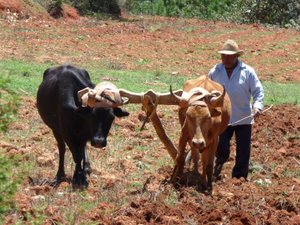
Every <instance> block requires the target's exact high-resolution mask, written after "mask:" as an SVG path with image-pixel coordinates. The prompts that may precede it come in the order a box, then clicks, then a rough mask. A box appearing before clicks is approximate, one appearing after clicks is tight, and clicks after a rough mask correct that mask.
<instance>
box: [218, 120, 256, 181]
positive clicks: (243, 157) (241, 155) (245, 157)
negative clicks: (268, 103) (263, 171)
mask: <svg viewBox="0 0 300 225" xmlns="http://www.w3.org/2000/svg"><path fill="white" fill-rule="evenodd" d="M251 130H252V125H250V124H249V125H248V124H247V125H237V126H228V127H227V129H226V130H225V131H224V132H223V133H222V134H221V135H220V137H219V145H218V148H217V153H216V164H224V163H225V162H227V161H228V159H229V155H230V140H231V138H232V136H233V133H235V139H236V158H235V166H234V167H233V170H232V177H236V178H240V177H244V178H247V176H248V170H249V161H250V150H251Z"/></svg>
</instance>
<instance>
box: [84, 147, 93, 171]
mask: <svg viewBox="0 0 300 225" xmlns="http://www.w3.org/2000/svg"><path fill="white" fill-rule="evenodd" d="M83 170H84V172H85V173H86V174H88V175H90V174H91V173H92V167H91V163H90V159H89V155H88V153H87V149H86V148H85V149H84V159H83Z"/></svg>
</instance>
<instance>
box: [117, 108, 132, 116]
mask: <svg viewBox="0 0 300 225" xmlns="http://www.w3.org/2000/svg"><path fill="white" fill-rule="evenodd" d="M113 111H114V115H115V116H116V117H124V116H129V112H127V111H126V110H123V109H121V108H119V107H116V108H113Z"/></svg>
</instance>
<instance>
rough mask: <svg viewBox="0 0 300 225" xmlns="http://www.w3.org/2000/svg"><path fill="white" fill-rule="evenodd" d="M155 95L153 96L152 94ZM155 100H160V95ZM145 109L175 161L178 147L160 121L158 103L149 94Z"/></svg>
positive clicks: (146, 97) (145, 99)
mask: <svg viewBox="0 0 300 225" xmlns="http://www.w3.org/2000/svg"><path fill="white" fill-rule="evenodd" d="M152 97H153V96H152ZM155 102H156V103H157V102H159V100H158V97H157V96H155ZM142 104H143V107H142V109H143V111H145V112H146V115H147V117H150V119H151V122H152V123H153V126H154V129H155V131H156V133H157V135H158V137H159V139H160V141H161V142H162V143H163V144H164V145H165V147H166V148H167V151H168V153H169V154H170V156H171V157H172V159H173V161H174V162H175V159H176V156H177V152H178V151H177V148H176V147H175V145H174V144H173V142H172V141H171V140H170V138H169V137H168V135H167V134H166V132H165V129H164V128H163V126H162V123H161V121H160V118H159V117H158V115H157V113H156V106H157V104H154V103H153V99H152V98H151V97H150V96H149V95H147V94H146V95H145V96H144V99H143V102H142Z"/></svg>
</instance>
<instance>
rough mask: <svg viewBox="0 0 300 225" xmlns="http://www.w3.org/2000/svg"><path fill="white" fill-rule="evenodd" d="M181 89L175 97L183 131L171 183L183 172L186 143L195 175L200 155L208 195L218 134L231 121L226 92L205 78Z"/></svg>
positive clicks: (188, 83) (189, 82) (186, 83)
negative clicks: (177, 101) (179, 94)
mask: <svg viewBox="0 0 300 225" xmlns="http://www.w3.org/2000/svg"><path fill="white" fill-rule="evenodd" d="M183 90H184V92H183V94H182V96H181V97H178V96H177V98H178V100H179V121H180V124H181V126H182V130H181V135H180V139H179V146H178V154H177V156H176V160H175V169H174V172H173V175H172V180H173V181H175V180H176V179H177V178H178V177H181V175H182V173H183V169H184V164H185V149H186V145H187V143H188V142H189V144H190V146H191V154H192V159H193V162H194V169H195V170H196V171H197V172H198V161H199V152H200V153H201V162H202V175H203V177H204V179H205V181H206V185H207V190H208V191H209V192H210V191H211V190H212V174H213V164H214V157H215V153H216V149H217V145H218V139H219V135H220V134H221V133H222V132H223V131H224V130H225V129H226V127H227V125H228V122H229V119H230V114H231V104H230V100H229V97H228V95H227V94H226V92H225V89H224V88H223V87H222V86H221V85H220V84H218V83H216V82H214V81H212V80H210V79H209V78H207V77H206V76H201V77H199V78H197V79H193V80H188V81H186V82H185V84H184V86H183Z"/></svg>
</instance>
